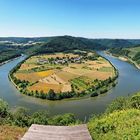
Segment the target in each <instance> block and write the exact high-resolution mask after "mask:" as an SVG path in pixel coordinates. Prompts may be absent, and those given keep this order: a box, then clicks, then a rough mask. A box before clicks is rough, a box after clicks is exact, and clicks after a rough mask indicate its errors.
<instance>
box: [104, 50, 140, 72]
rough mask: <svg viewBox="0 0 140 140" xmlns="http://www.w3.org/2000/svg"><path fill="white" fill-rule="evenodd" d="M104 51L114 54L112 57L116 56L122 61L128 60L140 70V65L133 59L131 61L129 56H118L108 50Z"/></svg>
mask: <svg viewBox="0 0 140 140" xmlns="http://www.w3.org/2000/svg"><path fill="white" fill-rule="evenodd" d="M105 53H107V54H109V55H111V56H114V57H116V58H118V59H120V60H122V61H124V62H129V63H130V64H133V65H134V66H135V67H136V68H138V69H139V70H140V66H139V65H138V64H137V63H136V62H135V61H133V60H132V59H131V58H129V57H127V56H119V55H117V54H112V53H110V52H108V51H105Z"/></svg>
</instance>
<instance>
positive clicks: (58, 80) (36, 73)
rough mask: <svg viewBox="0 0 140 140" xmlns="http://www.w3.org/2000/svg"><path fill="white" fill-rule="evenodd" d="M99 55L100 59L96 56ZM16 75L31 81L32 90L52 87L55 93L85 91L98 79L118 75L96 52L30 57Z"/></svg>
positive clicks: (30, 87)
mask: <svg viewBox="0 0 140 140" xmlns="http://www.w3.org/2000/svg"><path fill="white" fill-rule="evenodd" d="M95 58H96V59H95ZM14 76H15V77H16V78H17V79H20V80H21V81H28V82H29V83H30V84H29V85H28V86H27V87H26V88H27V90H28V91H30V92H31V91H34V92H35V91H39V92H41V91H42V92H43V93H45V94H47V93H48V92H49V90H50V89H52V90H54V92H55V93H60V92H71V91H72V90H74V91H76V92H82V91H85V90H86V89H88V88H90V87H91V86H94V84H95V83H94V80H96V79H98V80H106V79H108V78H109V77H113V76H115V71H114V68H113V67H112V65H111V64H110V63H109V62H108V61H107V60H105V59H104V58H102V57H100V56H96V57H95V53H86V55H85V54H84V55H83V56H82V55H78V54H72V53H66V54H65V53H56V54H51V55H37V56H32V57H30V58H29V59H27V60H26V61H25V62H24V63H23V64H22V65H21V66H20V68H19V69H18V71H17V72H16V73H14Z"/></svg>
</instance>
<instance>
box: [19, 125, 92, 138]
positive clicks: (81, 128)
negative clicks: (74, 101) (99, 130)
mask: <svg viewBox="0 0 140 140" xmlns="http://www.w3.org/2000/svg"><path fill="white" fill-rule="evenodd" d="M21 140H92V138H91V136H90V134H89V131H88V129H87V126H86V125H77V126H49V125H36V124H33V125H32V126H31V127H30V128H29V130H28V131H27V132H26V133H25V135H24V136H23V138H22V139H21Z"/></svg>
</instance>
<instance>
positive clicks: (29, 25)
mask: <svg viewBox="0 0 140 140" xmlns="http://www.w3.org/2000/svg"><path fill="white" fill-rule="evenodd" d="M59 35H71V36H80V37H87V38H124V39H125V38H135V39H137V38H139V39H140V0H0V36H1V37H11V36H12V37H13V36H14V37H41V36H59Z"/></svg>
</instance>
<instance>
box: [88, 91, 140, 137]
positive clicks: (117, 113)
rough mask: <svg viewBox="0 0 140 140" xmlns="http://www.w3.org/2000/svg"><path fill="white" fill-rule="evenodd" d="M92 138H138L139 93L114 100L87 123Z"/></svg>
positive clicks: (139, 120)
mask: <svg viewBox="0 0 140 140" xmlns="http://www.w3.org/2000/svg"><path fill="white" fill-rule="evenodd" d="M88 127H89V131H90V133H91V136H92V138H93V139H94V140H114V139H117V140H124V139H127V140H128V139H133V140H137V139H139V138H140V129H139V128H140V93H137V94H134V95H132V96H130V97H120V98H117V99H116V100H114V101H113V102H112V103H111V104H110V105H109V106H108V108H107V110H106V112H105V113H104V114H102V115H100V116H94V117H92V118H91V119H90V121H89V123H88Z"/></svg>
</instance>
